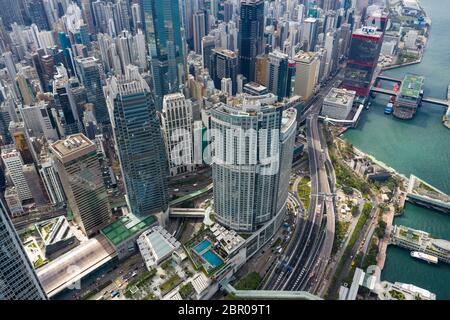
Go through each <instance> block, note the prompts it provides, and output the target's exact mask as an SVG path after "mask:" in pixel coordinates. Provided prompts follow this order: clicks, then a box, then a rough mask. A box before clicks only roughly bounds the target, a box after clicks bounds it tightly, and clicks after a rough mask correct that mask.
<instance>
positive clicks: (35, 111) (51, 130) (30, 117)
mask: <svg viewBox="0 0 450 320" xmlns="http://www.w3.org/2000/svg"><path fill="white" fill-rule="evenodd" d="M19 111H20V114H21V115H22V119H23V121H24V123H25V126H26V128H27V130H28V132H29V134H30V135H31V136H33V137H37V138H41V137H45V138H46V139H47V140H51V141H56V140H58V138H59V137H58V132H57V130H56V128H55V125H54V123H53V121H52V120H53V119H52V118H51V116H50V115H49V112H48V103H45V102H44V101H39V102H38V103H36V104H34V105H31V106H20V107H19Z"/></svg>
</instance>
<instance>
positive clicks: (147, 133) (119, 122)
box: [105, 68, 169, 216]
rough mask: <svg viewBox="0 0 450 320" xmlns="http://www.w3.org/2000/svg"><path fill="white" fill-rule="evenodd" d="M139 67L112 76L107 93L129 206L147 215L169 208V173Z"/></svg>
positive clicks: (148, 92) (134, 211)
mask: <svg viewBox="0 0 450 320" xmlns="http://www.w3.org/2000/svg"><path fill="white" fill-rule="evenodd" d="M136 69H137V68H136ZM136 69H134V68H128V70H127V73H126V75H125V76H119V77H117V78H116V77H113V78H111V79H109V80H108V85H107V87H106V88H105V92H106V94H107V101H108V105H109V108H110V109H111V110H113V113H114V119H113V122H112V125H113V130H114V136H115V141H116V145H117V150H118V153H119V160H120V166H121V169H122V175H123V177H124V181H125V187H126V190H127V197H128V202H129V205H130V209H131V211H132V213H133V214H135V215H137V216H145V215H149V214H153V213H158V212H160V211H165V210H166V209H167V207H168V200H169V199H168V194H167V175H168V172H167V162H166V156H165V154H166V153H165V148H164V141H163V137H162V135H161V130H160V126H159V119H158V116H157V114H156V107H155V104H154V102H153V98H152V96H151V93H150V89H149V87H148V85H147V83H146V82H145V80H144V79H143V78H142V77H141V76H140V75H139V73H138V71H137V70H136Z"/></svg>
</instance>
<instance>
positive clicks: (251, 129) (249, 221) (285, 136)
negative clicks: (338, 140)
mask: <svg viewBox="0 0 450 320" xmlns="http://www.w3.org/2000/svg"><path fill="white" fill-rule="evenodd" d="M260 99H261V98H260V97H251V96H246V97H245V98H243V101H242V102H241V104H240V105H233V106H229V105H225V104H223V103H219V104H217V105H215V106H214V107H213V109H212V110H211V129H212V130H213V132H214V143H213V158H212V178H213V185H214V188H213V190H214V211H215V213H216V216H215V217H216V220H217V221H218V222H219V223H221V224H223V225H225V226H226V227H229V228H232V229H234V230H236V231H241V232H254V231H257V230H258V229H260V228H261V227H262V226H263V225H267V224H268V223H269V222H275V221H278V220H279V219H278V218H279V217H280V216H282V214H281V213H282V212H284V209H285V205H286V201H287V195H288V186H289V175H290V170H291V166H292V154H293V148H294V142H295V132H296V111H295V110H294V109H288V110H286V111H284V112H283V108H284V106H283V105H281V104H273V103H275V102H276V99H275V97H274V96H273V99H272V103H266V102H264V100H265V101H268V100H269V97H268V96H267V95H266V96H264V98H263V99H264V100H263V101H260ZM276 224H277V223H275V225H276ZM270 225H271V228H273V229H271V230H272V231H273V230H276V229H277V228H276V226H274V225H273V224H272V223H270ZM278 226H279V224H278ZM270 234H271V232H267V235H266V237H267V238H270V237H271V235H270ZM267 238H266V239H265V240H267ZM263 242H264V241H263Z"/></svg>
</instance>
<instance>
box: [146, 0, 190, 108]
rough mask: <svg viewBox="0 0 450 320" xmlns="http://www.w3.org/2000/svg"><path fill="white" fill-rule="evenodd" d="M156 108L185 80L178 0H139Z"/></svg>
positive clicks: (160, 106)
mask: <svg viewBox="0 0 450 320" xmlns="http://www.w3.org/2000/svg"><path fill="white" fill-rule="evenodd" d="M140 1H141V2H140V3H141V10H142V12H143V17H144V19H143V20H144V21H143V23H144V31H145V35H146V38H147V50H148V53H149V55H150V66H151V71H152V79H153V90H154V94H155V102H156V108H157V110H158V111H160V110H161V108H162V101H163V97H164V95H166V94H168V93H173V92H177V91H179V90H180V86H182V85H183V83H184V78H185V70H184V69H185V67H184V59H185V58H184V44H183V37H182V32H181V31H180V30H181V19H180V8H179V3H178V2H179V1H178V0H165V1H159V0H140Z"/></svg>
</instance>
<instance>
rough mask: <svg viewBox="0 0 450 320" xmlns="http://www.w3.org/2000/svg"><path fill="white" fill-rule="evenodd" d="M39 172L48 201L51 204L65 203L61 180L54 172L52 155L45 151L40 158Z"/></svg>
mask: <svg viewBox="0 0 450 320" xmlns="http://www.w3.org/2000/svg"><path fill="white" fill-rule="evenodd" d="M39 174H40V175H41V179H42V182H43V183H44V187H45V190H46V191H47V194H48V197H49V200H50V203H51V204H53V205H60V204H63V203H65V195H64V190H63V187H62V184H61V180H60V178H59V176H58V173H57V172H56V169H55V166H54V161H53V159H52V157H50V156H49V155H48V154H47V153H45V154H44V155H43V156H41V158H40V163H39Z"/></svg>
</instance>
